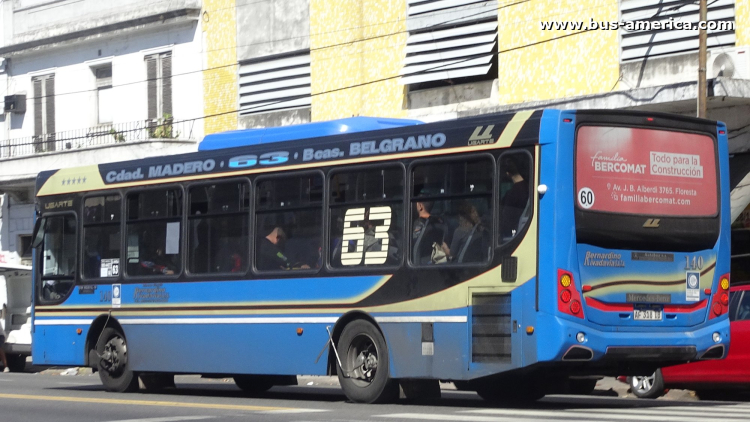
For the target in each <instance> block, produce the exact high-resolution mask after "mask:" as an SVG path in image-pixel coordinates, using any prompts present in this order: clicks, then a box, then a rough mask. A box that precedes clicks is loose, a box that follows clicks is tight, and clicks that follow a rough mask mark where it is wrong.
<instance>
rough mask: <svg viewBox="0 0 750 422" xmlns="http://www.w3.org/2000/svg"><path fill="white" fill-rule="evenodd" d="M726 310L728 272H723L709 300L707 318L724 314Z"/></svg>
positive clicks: (727, 302)
mask: <svg viewBox="0 0 750 422" xmlns="http://www.w3.org/2000/svg"><path fill="white" fill-rule="evenodd" d="M727 311H729V274H724V275H723V276H721V278H720V279H719V288H718V289H717V291H716V294H715V295H714V297H713V300H712V301H711V312H710V313H709V315H708V319H713V318H716V317H719V316H721V315H724V314H725V313H727Z"/></svg>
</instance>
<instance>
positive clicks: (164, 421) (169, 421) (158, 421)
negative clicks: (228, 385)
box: [107, 416, 216, 422]
mask: <svg viewBox="0 0 750 422" xmlns="http://www.w3.org/2000/svg"><path fill="white" fill-rule="evenodd" d="M215 417H216V416H169V417H166V418H146V419H123V420H120V421H107V422H180V421H199V420H203V419H213V418H215Z"/></svg>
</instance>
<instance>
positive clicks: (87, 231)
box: [82, 195, 122, 279]
mask: <svg viewBox="0 0 750 422" xmlns="http://www.w3.org/2000/svg"><path fill="white" fill-rule="evenodd" d="M121 203H122V201H121V199H120V195H107V196H95V197H89V198H86V199H85V200H84V202H83V256H82V261H83V277H84V279H99V278H106V277H118V276H119V275H120V214H121V209H120V204H121Z"/></svg>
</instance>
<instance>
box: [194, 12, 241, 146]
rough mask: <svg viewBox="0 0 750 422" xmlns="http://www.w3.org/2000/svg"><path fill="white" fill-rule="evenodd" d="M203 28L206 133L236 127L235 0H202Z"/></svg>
mask: <svg viewBox="0 0 750 422" xmlns="http://www.w3.org/2000/svg"><path fill="white" fill-rule="evenodd" d="M203 6H204V8H203V10H204V13H203V15H202V19H203V31H204V41H205V42H204V44H203V48H204V54H206V67H205V69H206V70H204V71H203V95H204V97H203V99H204V101H203V104H204V106H203V110H204V114H205V115H206V116H211V115H214V114H219V113H226V114H223V115H220V116H216V117H207V118H206V121H205V132H206V135H208V134H211V133H216V132H222V131H225V130H234V129H237V113H236V112H233V111H235V110H237V108H238V104H237V96H238V93H237V48H236V47H237V25H236V20H235V0H204V2H203Z"/></svg>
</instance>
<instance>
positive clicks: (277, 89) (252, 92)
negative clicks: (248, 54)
mask: <svg viewBox="0 0 750 422" xmlns="http://www.w3.org/2000/svg"><path fill="white" fill-rule="evenodd" d="M239 85H240V86H239V94H240V115H247V114H256V113H267V112H270V111H279V110H289V109H295V108H300V107H310V105H311V104H312V99H311V93H312V90H311V88H310V51H309V50H304V51H300V52H297V53H294V54H293V55H287V56H283V57H278V56H275V57H271V58H263V59H259V60H252V61H248V62H245V63H241V64H240V74H239Z"/></svg>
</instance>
